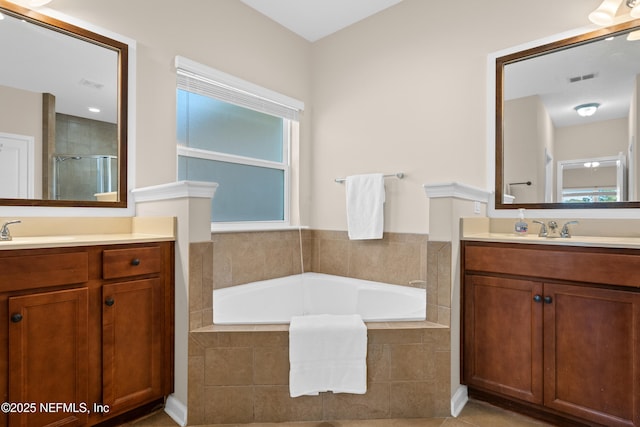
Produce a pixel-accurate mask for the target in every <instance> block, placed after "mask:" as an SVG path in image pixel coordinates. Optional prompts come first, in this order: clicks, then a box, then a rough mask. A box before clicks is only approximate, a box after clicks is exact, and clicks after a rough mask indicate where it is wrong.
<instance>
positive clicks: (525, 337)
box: [463, 275, 542, 403]
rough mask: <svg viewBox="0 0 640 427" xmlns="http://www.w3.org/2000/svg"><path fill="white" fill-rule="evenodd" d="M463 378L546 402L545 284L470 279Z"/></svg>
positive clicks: (466, 292) (469, 382)
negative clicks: (544, 369)
mask: <svg viewBox="0 0 640 427" xmlns="http://www.w3.org/2000/svg"><path fill="white" fill-rule="evenodd" d="M464 283H465V284H464V286H465V288H464V310H465V311H464V360H463V364H464V373H463V375H464V380H465V383H466V384H467V385H469V386H473V387H478V388H482V389H485V390H489V391H493V392H498V393H501V394H503V395H506V396H511V397H515V398H518V399H522V400H525V401H527V402H533V403H542V303H541V302H540V301H542V297H541V294H542V284H541V283H537V282H531V281H525V280H514V279H505V278H499V277H491V276H475V275H467V276H466V277H465V282H464Z"/></svg>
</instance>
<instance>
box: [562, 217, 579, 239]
mask: <svg viewBox="0 0 640 427" xmlns="http://www.w3.org/2000/svg"><path fill="white" fill-rule="evenodd" d="M571 224H579V222H578V221H569V222H566V223H565V224H564V225H563V226H562V231H561V232H560V237H564V238H565V239H568V238H569V237H571V233H570V232H569V225H571Z"/></svg>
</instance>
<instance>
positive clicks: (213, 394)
mask: <svg viewBox="0 0 640 427" xmlns="http://www.w3.org/2000/svg"><path fill="white" fill-rule="evenodd" d="M205 402H207V403H206V405H205V409H204V422H203V423H202V424H234V423H250V422H252V421H253V403H254V396H253V387H252V386H245V387H205ZM189 423H190V424H192V422H191V420H189Z"/></svg>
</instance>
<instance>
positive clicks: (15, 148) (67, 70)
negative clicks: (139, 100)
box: [0, 0, 128, 207]
mask: <svg viewBox="0 0 640 427" xmlns="http://www.w3.org/2000/svg"><path fill="white" fill-rule="evenodd" d="M0 52H1V54H2V67H0V205H15V206H82V207H126V206H127V69H128V65H127V58H128V47H127V45H126V44H124V43H121V42H119V41H116V40H112V39H110V38H107V37H104V36H102V35H99V34H96V33H93V32H91V31H88V30H85V29H83V28H79V27H76V26H74V25H71V24H68V23H66V22H62V21H59V20H56V19H53V18H51V17H48V16H44V15H42V14H39V13H37V12H34V11H32V10H29V9H24V8H22V7H20V6H18V5H15V4H13V3H10V2H7V1H4V0H0Z"/></svg>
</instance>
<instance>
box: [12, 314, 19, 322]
mask: <svg viewBox="0 0 640 427" xmlns="http://www.w3.org/2000/svg"><path fill="white" fill-rule="evenodd" d="M21 320H22V314H20V313H13V314H12V315H11V321H12V322H13V323H18V322H19V321H21Z"/></svg>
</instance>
